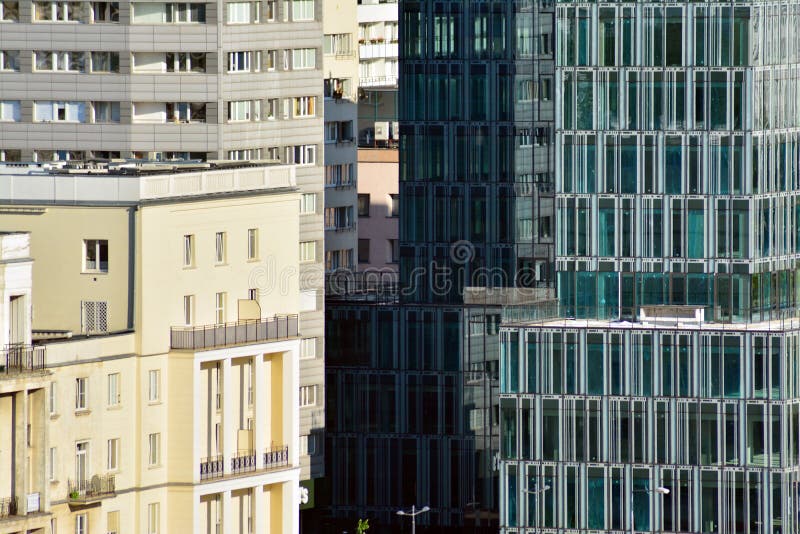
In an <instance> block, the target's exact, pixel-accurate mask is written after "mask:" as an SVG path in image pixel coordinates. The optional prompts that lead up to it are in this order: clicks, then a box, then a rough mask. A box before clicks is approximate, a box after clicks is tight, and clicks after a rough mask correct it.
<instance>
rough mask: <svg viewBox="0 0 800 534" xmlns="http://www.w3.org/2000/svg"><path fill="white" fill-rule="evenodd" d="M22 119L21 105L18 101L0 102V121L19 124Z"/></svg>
mask: <svg viewBox="0 0 800 534" xmlns="http://www.w3.org/2000/svg"><path fill="white" fill-rule="evenodd" d="M21 118H22V103H21V102H20V101H19V100H3V101H0V121H5V122H19V121H20V119H21Z"/></svg>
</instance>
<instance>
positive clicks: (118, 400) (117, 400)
mask: <svg viewBox="0 0 800 534" xmlns="http://www.w3.org/2000/svg"><path fill="white" fill-rule="evenodd" d="M120 382H121V381H120V373H118V372H117V373H108V379H107V387H108V396H107V398H106V406H107V407H115V406H119V405H120V404H122V392H121V391H120ZM112 384H113V388H112Z"/></svg>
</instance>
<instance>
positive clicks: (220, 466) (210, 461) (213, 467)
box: [200, 455, 225, 480]
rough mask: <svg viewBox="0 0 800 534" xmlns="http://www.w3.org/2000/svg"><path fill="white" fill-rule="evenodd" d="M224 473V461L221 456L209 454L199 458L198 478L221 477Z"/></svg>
mask: <svg viewBox="0 0 800 534" xmlns="http://www.w3.org/2000/svg"><path fill="white" fill-rule="evenodd" d="M224 474H225V463H224V462H223V460H222V456H221V455H220V456H209V457H208V458H203V459H202V460H200V480H209V479H212V478H222V476H223V475H224Z"/></svg>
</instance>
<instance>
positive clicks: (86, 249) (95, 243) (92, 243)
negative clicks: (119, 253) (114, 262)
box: [83, 239, 108, 273]
mask: <svg viewBox="0 0 800 534" xmlns="http://www.w3.org/2000/svg"><path fill="white" fill-rule="evenodd" d="M83 271H84V272H101V273H107V272H108V240H107V239H84V240H83Z"/></svg>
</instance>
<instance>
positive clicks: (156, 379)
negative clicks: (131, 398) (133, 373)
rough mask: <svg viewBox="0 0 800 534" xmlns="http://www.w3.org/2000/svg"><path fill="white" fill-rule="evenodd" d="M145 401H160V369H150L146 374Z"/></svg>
mask: <svg viewBox="0 0 800 534" xmlns="http://www.w3.org/2000/svg"><path fill="white" fill-rule="evenodd" d="M147 400H148V401H149V402H158V401H159V400H161V369H150V371H148V373H147Z"/></svg>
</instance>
